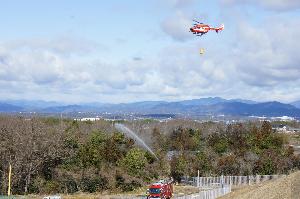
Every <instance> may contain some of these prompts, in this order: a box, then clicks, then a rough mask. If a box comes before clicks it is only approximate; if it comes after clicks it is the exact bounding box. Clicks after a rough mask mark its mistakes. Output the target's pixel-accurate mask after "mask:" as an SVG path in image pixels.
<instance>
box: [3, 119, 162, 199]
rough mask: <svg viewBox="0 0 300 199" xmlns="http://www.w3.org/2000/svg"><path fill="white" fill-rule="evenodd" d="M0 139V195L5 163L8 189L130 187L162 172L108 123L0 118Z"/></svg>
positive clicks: (46, 190)
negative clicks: (10, 178)
mask: <svg viewBox="0 0 300 199" xmlns="http://www.w3.org/2000/svg"><path fill="white" fill-rule="evenodd" d="M0 138H1V139H0V188H1V194H5V193H7V187H8V184H7V183H8V182H7V181H8V180H7V179H8V167H9V164H11V165H12V168H13V175H12V193H14V194H29V193H74V192H78V191H82V192H102V191H111V192H122V191H131V190H134V189H135V188H137V187H140V186H142V185H144V184H145V183H149V182H150V181H151V180H152V179H155V178H158V177H159V176H161V175H162V174H163V170H162V169H161V168H160V165H159V162H158V161H155V159H154V157H152V156H151V155H150V154H149V153H148V152H146V151H144V150H141V149H139V148H138V147H136V146H135V145H134V140H132V139H129V138H127V137H125V136H124V135H123V134H122V133H120V132H117V131H116V130H115V129H114V127H113V124H112V123H110V122H105V121H97V122H77V121H72V120H63V121H61V120H59V119H55V118H31V119H24V118H20V117H18V118H17V117H1V118H0ZM1 194H0V195H1Z"/></svg>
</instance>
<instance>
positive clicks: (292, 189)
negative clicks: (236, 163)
mask: <svg viewBox="0 0 300 199" xmlns="http://www.w3.org/2000/svg"><path fill="white" fill-rule="evenodd" d="M299 197H300V171H298V172H296V173H293V174H291V175H289V176H287V177H285V178H280V179H277V180H275V181H268V182H265V183H262V184H259V185H253V186H247V187H244V188H242V189H238V190H236V191H233V192H232V193H230V194H228V195H226V196H224V197H221V198H220V199H257V198H260V199H299Z"/></svg>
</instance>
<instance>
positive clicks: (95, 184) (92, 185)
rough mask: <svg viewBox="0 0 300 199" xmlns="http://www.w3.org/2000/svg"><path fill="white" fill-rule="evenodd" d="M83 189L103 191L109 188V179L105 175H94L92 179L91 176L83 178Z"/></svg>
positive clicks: (91, 191)
mask: <svg viewBox="0 0 300 199" xmlns="http://www.w3.org/2000/svg"><path fill="white" fill-rule="evenodd" d="M80 184H81V186H80V187H81V190H82V191H83V192H90V193H93V192H96V191H99V192H101V191H103V190H105V189H107V188H108V181H107V179H106V178H105V177H101V176H99V177H94V178H92V179H90V178H83V179H82V180H81V183H80Z"/></svg>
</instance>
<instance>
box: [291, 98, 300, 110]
mask: <svg viewBox="0 0 300 199" xmlns="http://www.w3.org/2000/svg"><path fill="white" fill-rule="evenodd" d="M291 105H293V106H295V107H297V108H300V100H299V101H295V102H292V103H291Z"/></svg>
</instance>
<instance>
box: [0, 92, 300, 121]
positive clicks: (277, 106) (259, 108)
mask: <svg viewBox="0 0 300 199" xmlns="http://www.w3.org/2000/svg"><path fill="white" fill-rule="evenodd" d="M13 103H14V104H16V102H13ZM18 104H20V105H23V106H16V105H12V104H10V103H0V105H2V106H1V107H2V108H1V107H0V111H1V112H15V111H28V110H30V111H36V112H40V113H71V112H102V113H104V112H109V113H115V114H119V113H120V114H124V113H125V114H140V115H147V114H181V115H194V116H200V115H212V114H213V115H226V116H267V117H273V116H285V115H286V116H292V117H298V118H299V117H300V109H299V108H296V107H295V106H293V105H291V104H283V103H280V102H264V103H258V102H255V101H251V100H243V99H230V100H227V99H223V98H220V97H208V98H200V99H192V100H183V101H177V102H166V101H143V102H134V103H120V104H105V103H100V102H95V103H86V104H84V103H83V104H79V105H77V104H75V105H64V104H61V105H59V103H57V102H43V101H32V102H30V101H26V103H25V102H24V101H21V102H18ZM51 104H53V105H54V106H49V105H51ZM34 105H35V106H34Z"/></svg>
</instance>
